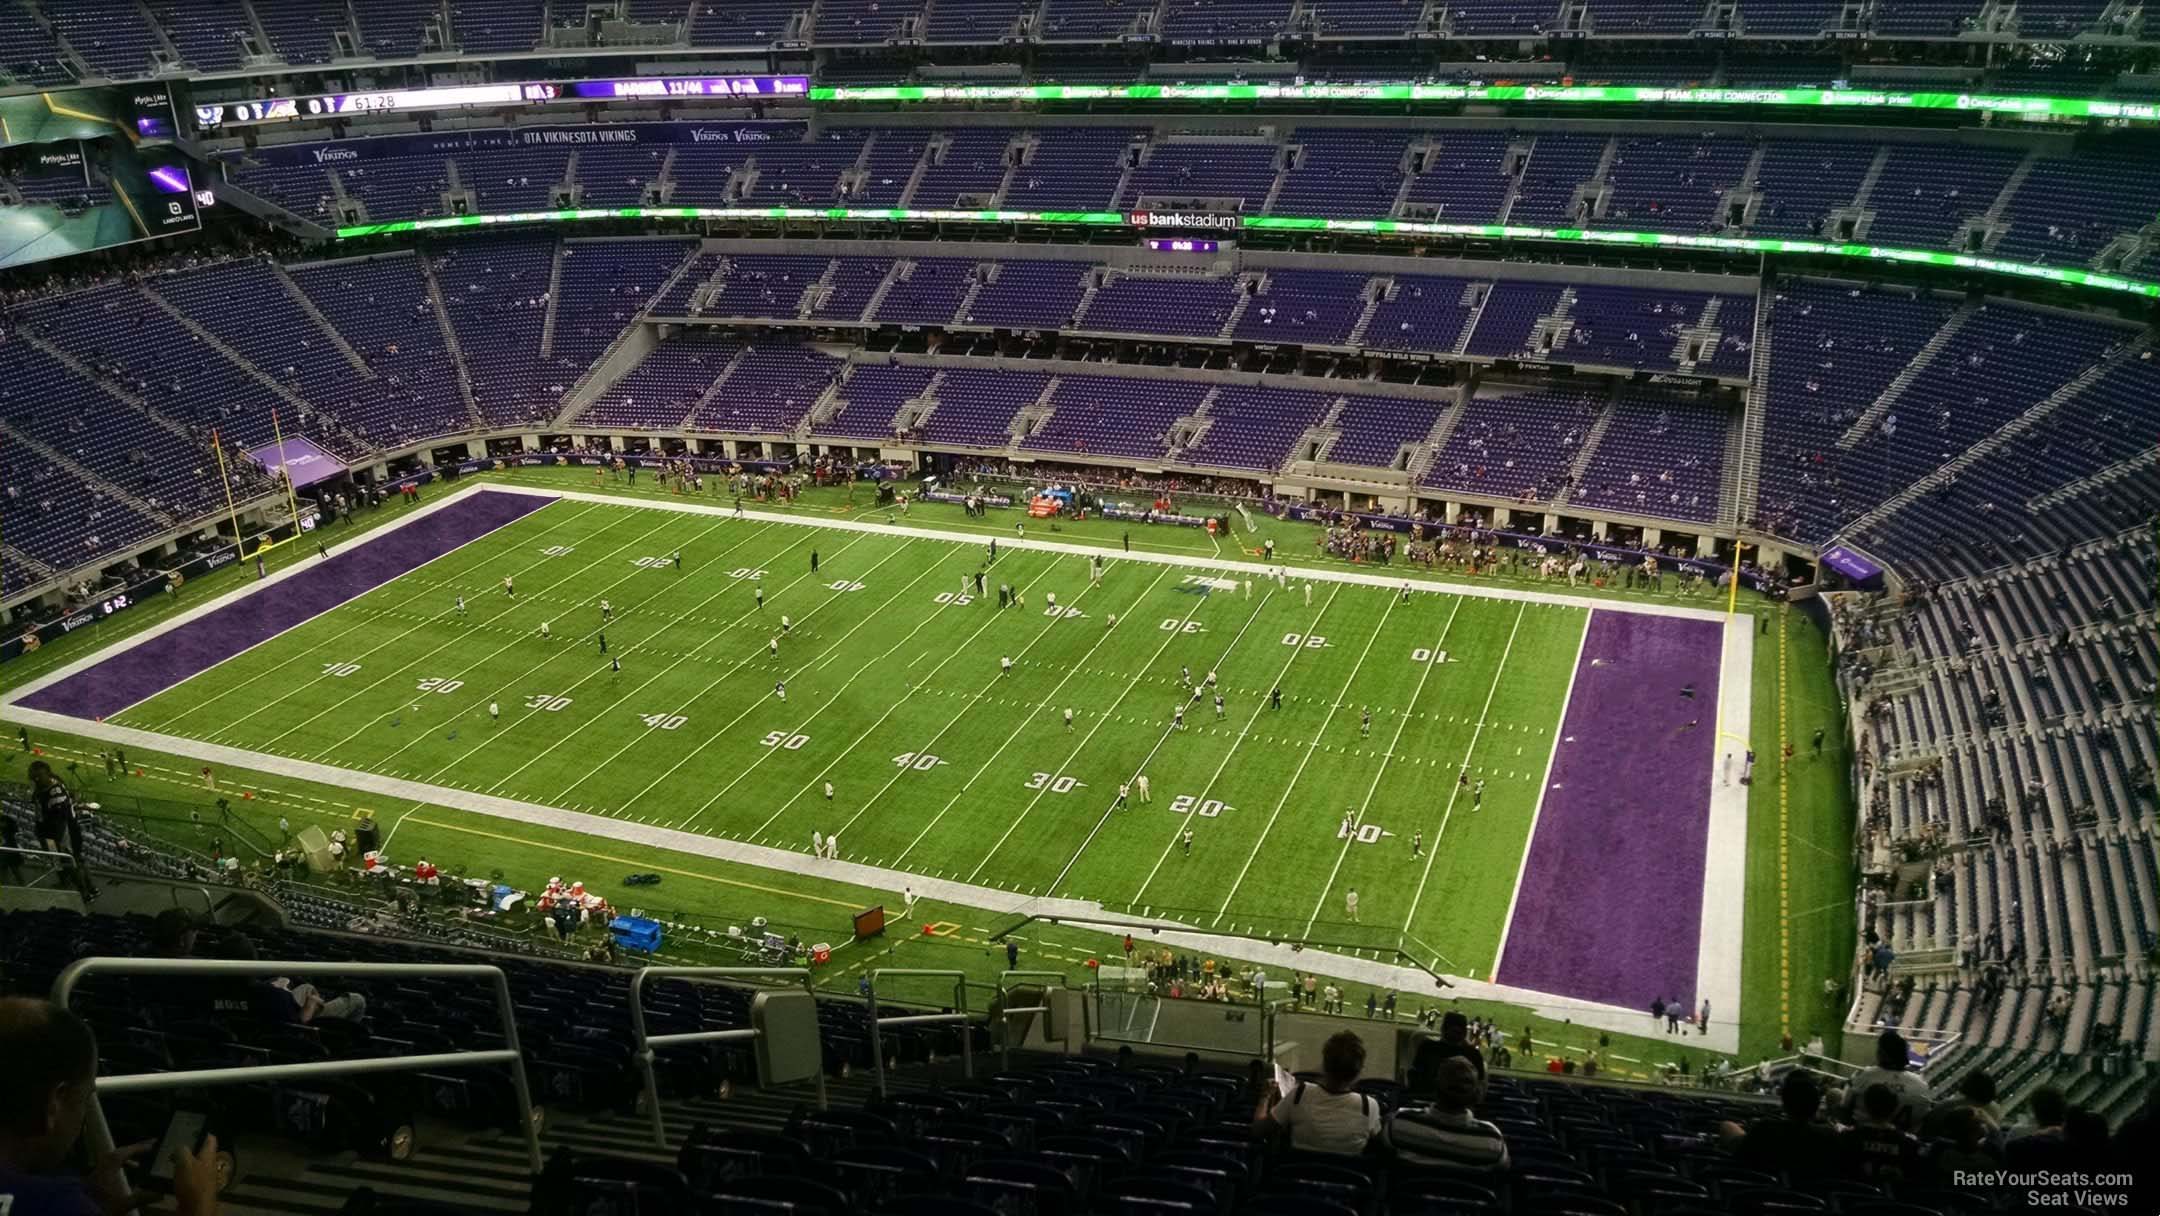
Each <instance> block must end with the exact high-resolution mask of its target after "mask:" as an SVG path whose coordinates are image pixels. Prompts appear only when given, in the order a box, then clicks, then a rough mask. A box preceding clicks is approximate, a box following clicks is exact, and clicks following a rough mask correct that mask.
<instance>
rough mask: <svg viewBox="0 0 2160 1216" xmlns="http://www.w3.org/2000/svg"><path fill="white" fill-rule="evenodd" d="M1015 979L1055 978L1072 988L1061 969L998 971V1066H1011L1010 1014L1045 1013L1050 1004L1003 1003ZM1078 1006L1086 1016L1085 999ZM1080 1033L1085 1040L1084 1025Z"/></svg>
mask: <svg viewBox="0 0 2160 1216" xmlns="http://www.w3.org/2000/svg"><path fill="white" fill-rule="evenodd" d="M1015 979H1045V980H1055V981H1057V986H1058V987H1060V988H1065V989H1072V984H1071V983H1069V982H1068V981H1067V980H1066V978H1065V973H1064V972H1062V971H1000V972H999V973H998V982H997V998H998V1050H999V1053H1000V1054H999V1057H998V1059H999V1064H998V1066H999V1067H1000V1068H1011V1067H1012V1016H1013V1015H1014V1014H1016V1013H1040V1014H1046V1015H1047V1014H1048V1013H1049V1012H1050V1006H1048V1005H1019V1006H1012V1005H1007V1004H1006V1003H1005V994H1006V993H1008V992H1010V991H1011V990H1012V981H1013V980H1015ZM1046 999H1047V998H1046ZM1080 1007H1081V1010H1082V1013H1081V1016H1082V1017H1083V1018H1084V1017H1086V1016H1087V1015H1086V1009H1087V1003H1086V1002H1085V1001H1083V1002H1081V1006H1080ZM1081 1033H1082V1040H1081V1041H1082V1042H1085V1041H1086V1028H1085V1027H1084V1026H1083V1027H1082V1032H1081ZM1044 1039H1045V1041H1046V1042H1047V1041H1048V1035H1047V1033H1046V1034H1045V1036H1044Z"/></svg>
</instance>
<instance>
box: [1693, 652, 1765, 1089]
mask: <svg viewBox="0 0 2160 1216" xmlns="http://www.w3.org/2000/svg"><path fill="white" fill-rule="evenodd" d="M1724 634H1725V636H1724V653H1723V654H1722V655H1721V656H1720V657H1719V662H1718V704H1717V715H1718V716H1717V717H1716V719H1714V720H1715V721H1716V722H1717V723H1718V728H1719V729H1718V744H1719V746H1718V754H1717V755H1714V756H1712V757H1711V758H1710V788H1709V789H1708V790H1707V791H1706V796H1707V798H1708V801H1709V804H1710V832H1709V834H1708V835H1707V836H1706V837H1705V838H1704V840H1703V894H1702V899H1703V902H1702V931H1701V935H1700V936H1699V937H1698V938H1697V944H1696V947H1695V991H1696V992H1698V993H1700V994H1701V996H1702V997H1703V998H1704V999H1707V1000H1708V1001H1709V1002H1710V1034H1709V1035H1708V1036H1707V1038H1705V1039H1703V1041H1704V1042H1706V1043H1708V1044H1711V1045H1713V1046H1717V1049H1718V1050H1720V1051H1733V1050H1736V1049H1737V1046H1738V1039H1739V1033H1740V1031H1739V1024H1740V1017H1741V1014H1742V1013H1743V1009H1742V1007H1741V1003H1740V994H1741V992H1742V990H1743V985H1742V982H1741V980H1742V976H1741V967H1740V963H1741V951H1742V950H1743V949H1744V948H1745V945H1746V935H1745V933H1744V932H1743V930H1744V929H1745V928H1746V917H1747V863H1748V855H1747V843H1748V787H1747V786H1744V785H1742V784H1740V782H1739V780H1738V778H1737V774H1738V773H1739V772H1740V770H1741V766H1742V764H1743V763H1744V762H1745V760H1746V759H1747V755H1746V753H1747V747H1748V744H1749V743H1750V742H1752V741H1753V739H1754V737H1755V736H1754V730H1753V726H1754V721H1755V719H1754V712H1755V618H1754V617H1753V616H1752V615H1741V616H1735V617H1733V618H1731V619H1730V620H1728V621H1727V622H1726V623H1725V630H1724ZM1728 730H1730V731H1731V732H1732V733H1727V732H1728ZM1783 742H1784V741H1783V740H1773V741H1772V743H1771V746H1772V747H1776V746H1780V745H1782V743H1783ZM1728 754H1730V755H1731V756H1732V757H1733V772H1734V774H1736V776H1735V779H1734V781H1733V783H1732V784H1731V785H1720V784H1719V783H1718V778H1719V776H1720V774H1721V772H1722V771H1723V769H1724V767H1725V757H1726V755H1728ZM1758 759H1759V760H1760V761H1762V767H1763V768H1764V769H1765V770H1767V771H1775V770H1773V769H1771V768H1770V766H1771V765H1772V764H1774V763H1776V757H1774V756H1771V755H1769V754H1767V753H1763V754H1760V755H1759V756H1758ZM1761 1012H1765V1013H1767V1012H1768V1011H1761ZM1728 1043H1729V1044H1730V1045H1722V1044H1728Z"/></svg>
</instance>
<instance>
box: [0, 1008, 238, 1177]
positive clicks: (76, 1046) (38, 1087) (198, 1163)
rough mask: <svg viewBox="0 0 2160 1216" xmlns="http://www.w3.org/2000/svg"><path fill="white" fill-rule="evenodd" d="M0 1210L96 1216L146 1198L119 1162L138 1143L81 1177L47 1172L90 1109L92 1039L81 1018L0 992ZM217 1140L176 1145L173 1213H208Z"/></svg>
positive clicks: (67, 1152)
mask: <svg viewBox="0 0 2160 1216" xmlns="http://www.w3.org/2000/svg"><path fill="white" fill-rule="evenodd" d="M0 1059H4V1060H6V1061H7V1062H8V1064H7V1067H6V1068H4V1069H0V1211H6V1212H8V1213H10V1216H103V1214H104V1213H108V1212H123V1211H134V1210H136V1208H137V1206H138V1205H139V1204H141V1203H143V1202H145V1201H147V1200H149V1199H150V1198H151V1197H150V1196H135V1195H129V1194H127V1193H126V1185H125V1184H126V1179H125V1177H124V1176H123V1175H122V1174H121V1172H120V1170H121V1167H122V1166H123V1165H124V1164H126V1162H127V1160H128V1159H129V1158H132V1157H134V1156H137V1155H139V1154H140V1153H142V1152H143V1148H144V1146H141V1145H137V1146H135V1147H133V1148H131V1149H124V1150H121V1151H120V1152H118V1153H114V1154H111V1155H109V1156H107V1157H104V1158H101V1159H100V1160H98V1161H97V1162H95V1163H94V1164H93V1167H92V1177H91V1178H89V1179H84V1178H78V1177H72V1176H68V1175H63V1174H59V1173H56V1172H55V1171H56V1170H58V1169H59V1168H60V1166H61V1165H62V1164H63V1163H64V1162H66V1161H67V1160H68V1159H69V1157H70V1156H71V1155H72V1154H73V1152H74V1150H75V1142H76V1141H77V1140H78V1139H80V1138H81V1136H82V1127H83V1119H84V1116H86V1115H87V1114H88V1113H89V1110H90V1097H91V1088H92V1085H93V1081H94V1078H95V1077H96V1075H97V1062H98V1053H97V1042H96V1040H95V1039H93V1038H92V1037H91V1034H90V1027H89V1026H88V1025H86V1024H85V1023H84V1022H83V1020H82V1019H81V1018H78V1017H76V1016H75V1015H74V1014H72V1013H69V1012H68V1011H67V1010H65V1009H62V1008H61V1007H60V1006H58V1005H55V1004H53V1003H52V1002H50V1001H40V1000H33V999H30V998H28V997H6V998H0ZM216 1159H217V1138H216V1137H215V1136H210V1137H205V1138H204V1141H203V1144H202V1146H201V1147H200V1148H199V1149H196V1150H195V1151H193V1152H188V1151H181V1150H176V1151H175V1153H174V1158H173V1179H172V1185H173V1198H174V1204H175V1211H177V1212H178V1213H179V1216H211V1214H213V1213H215V1212H216V1211H217V1210H218V1202H217V1168H216V1166H215V1164H214V1162H215V1161H216Z"/></svg>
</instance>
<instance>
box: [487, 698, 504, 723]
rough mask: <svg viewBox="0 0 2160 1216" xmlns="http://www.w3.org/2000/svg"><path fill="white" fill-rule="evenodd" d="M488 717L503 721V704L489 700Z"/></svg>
mask: <svg viewBox="0 0 2160 1216" xmlns="http://www.w3.org/2000/svg"><path fill="white" fill-rule="evenodd" d="M488 718H489V720H490V721H494V722H500V721H502V706H500V705H497V704H496V703H495V702H493V701H490V702H488Z"/></svg>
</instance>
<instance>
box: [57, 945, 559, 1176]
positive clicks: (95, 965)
mask: <svg viewBox="0 0 2160 1216" xmlns="http://www.w3.org/2000/svg"><path fill="white" fill-rule="evenodd" d="M93 973H96V974H102V975H141V976H180V975H187V976H240V977H246V978H254V979H277V978H281V977H285V976H294V975H320V976H326V977H337V978H344V979H351V978H356V977H357V978H367V977H374V978H379V979H428V978H442V979H485V980H488V981H491V983H492V985H493V987H494V989H495V1012H496V1014H497V1016H498V1017H499V1018H500V1019H501V1021H502V1036H503V1042H504V1044H505V1046H503V1047H501V1048H495V1049H490V1050H486V1051H450V1052H437V1053H432V1054H429V1055H419V1056H389V1057H383V1058H371V1059H364V1060H310V1061H306V1062H304V1063H299V1064H257V1065H252V1066H247V1067H241V1068H196V1069H188V1070H184V1071H180V1072H159V1073H132V1074H129V1075H127V1076H118V1077H103V1076H101V1077H98V1078H97V1080H96V1084H95V1088H94V1089H93V1091H92V1093H91V1099H90V1114H89V1119H88V1120H87V1128H86V1130H87V1132H88V1135H89V1138H90V1152H91V1156H92V1157H93V1158H96V1157H99V1156H102V1155H104V1154H106V1153H110V1152H111V1151H112V1150H113V1147H114V1146H113V1137H112V1127H111V1125H110V1124H108V1123H106V1121H105V1108H104V1106H103V1104H102V1103H101V1102H100V1101H99V1100H98V1095H99V1094H101V1093H142V1092H145V1091H150V1090H160V1089H182V1088H187V1087H190V1086H198V1085H239V1084H245V1083H247V1082H251V1081H284V1080H306V1079H310V1078H323V1077H341V1076H369V1075H373V1074H377V1073H389V1072H420V1071H423V1070H425V1069H430V1068H455V1067H463V1066H470V1065H475V1064H505V1065H508V1066H509V1068H510V1080H511V1083H512V1084H513V1085H514V1086H515V1088H516V1090H517V1103H518V1115H519V1117H520V1122H522V1123H523V1125H524V1129H525V1153H526V1157H527V1160H528V1161H529V1163H530V1165H531V1167H532V1172H533V1174H534V1175H535V1176H537V1175H538V1174H539V1173H540V1167H541V1160H540V1129H539V1127H538V1126H536V1125H535V1124H534V1122H533V1104H532V1087H531V1086H530V1085H529V1084H527V1082H526V1079H525V1055H524V1052H523V1051H522V1050H521V1049H520V1048H519V1046H518V1035H517V1019H516V1017H515V1015H514V1013H513V1010H512V1003H511V999H510V981H509V978H508V977H506V976H505V975H504V974H503V972H502V968H500V967H493V966H486V965H482V964H477V963H281V962H223V961H217V960H211V959H192V958H104V957H98V958H84V959H77V960H75V961H74V962H72V963H69V964H68V965H67V967H66V968H65V969H63V970H62V971H61V972H60V975H59V977H58V978H57V979H55V980H53V986H52V999H53V1003H54V1004H56V1005H60V1006H62V1007H65V1006H66V1005H67V1003H68V1000H69V998H70V997H72V996H73V995H74V994H75V988H76V985H78V984H80V983H81V982H82V981H83V980H84V979H85V978H86V977H88V976H89V975H91V974H93Z"/></svg>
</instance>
